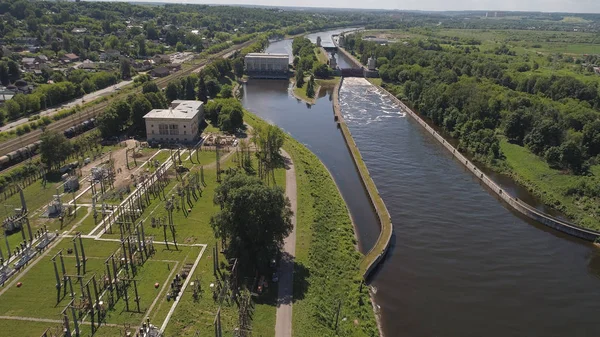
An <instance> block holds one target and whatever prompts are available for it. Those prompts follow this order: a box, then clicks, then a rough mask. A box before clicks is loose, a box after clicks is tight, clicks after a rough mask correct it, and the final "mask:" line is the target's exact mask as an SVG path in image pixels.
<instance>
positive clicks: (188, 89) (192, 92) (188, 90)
mask: <svg viewBox="0 0 600 337" xmlns="http://www.w3.org/2000/svg"><path fill="white" fill-rule="evenodd" d="M195 86H196V80H195V76H188V77H186V79H185V99H187V100H194V99H196V88H195Z"/></svg>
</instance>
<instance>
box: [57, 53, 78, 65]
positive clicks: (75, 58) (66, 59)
mask: <svg viewBox="0 0 600 337" xmlns="http://www.w3.org/2000/svg"><path fill="white" fill-rule="evenodd" d="M60 59H61V60H62V61H63V62H65V63H70V62H77V61H79V56H77V55H75V54H73V53H69V54H65V56H63V57H61V58H60Z"/></svg>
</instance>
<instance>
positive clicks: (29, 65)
mask: <svg viewBox="0 0 600 337" xmlns="http://www.w3.org/2000/svg"><path fill="white" fill-rule="evenodd" d="M21 64H22V65H23V68H24V69H34V68H35V58H33V57H24V58H23V59H21Z"/></svg>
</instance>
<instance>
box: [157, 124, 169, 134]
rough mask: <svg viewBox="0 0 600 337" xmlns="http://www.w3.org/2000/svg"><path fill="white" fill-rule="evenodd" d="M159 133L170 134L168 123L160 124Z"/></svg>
mask: <svg viewBox="0 0 600 337" xmlns="http://www.w3.org/2000/svg"><path fill="white" fill-rule="evenodd" d="M158 134H160V135H168V134H169V125H167V124H158Z"/></svg>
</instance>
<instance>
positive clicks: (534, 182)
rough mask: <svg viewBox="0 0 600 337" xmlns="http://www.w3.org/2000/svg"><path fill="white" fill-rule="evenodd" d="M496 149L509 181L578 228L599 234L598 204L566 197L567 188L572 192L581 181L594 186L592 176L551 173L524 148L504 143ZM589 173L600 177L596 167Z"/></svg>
mask: <svg viewBox="0 0 600 337" xmlns="http://www.w3.org/2000/svg"><path fill="white" fill-rule="evenodd" d="M500 148H501V150H502V153H503V154H504V155H505V156H506V163H507V164H508V166H509V167H510V170H511V175H512V177H513V178H514V179H515V180H516V181H517V182H518V183H520V184H522V185H524V186H526V187H527V188H528V189H529V190H530V192H532V193H534V194H536V195H537V196H539V197H540V198H541V199H542V200H543V201H544V203H546V204H548V205H551V206H553V207H554V208H556V209H558V210H560V211H562V212H563V213H565V214H566V215H568V216H569V217H570V218H572V219H574V220H575V221H576V222H577V223H579V225H581V226H584V227H587V228H591V229H595V230H600V222H599V221H598V217H600V203H599V200H596V199H592V198H587V197H579V196H568V195H566V194H567V193H566V192H567V191H568V190H569V189H570V188H575V187H577V186H579V185H580V184H581V183H582V182H584V181H588V183H591V184H594V180H592V179H594V177H593V176H592V177H588V176H575V175H572V174H568V173H566V172H563V171H560V170H555V169H552V168H550V167H549V166H548V164H547V163H546V162H545V161H543V160H542V159H541V158H539V157H538V156H536V155H535V154H533V153H531V152H529V150H527V149H526V148H524V147H522V146H519V145H516V144H511V143H509V142H508V141H506V140H504V139H503V140H502V141H501V143H500ZM591 172H592V173H593V175H594V176H596V177H597V176H598V173H600V166H599V165H596V166H593V167H592V168H591Z"/></svg>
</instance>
